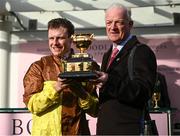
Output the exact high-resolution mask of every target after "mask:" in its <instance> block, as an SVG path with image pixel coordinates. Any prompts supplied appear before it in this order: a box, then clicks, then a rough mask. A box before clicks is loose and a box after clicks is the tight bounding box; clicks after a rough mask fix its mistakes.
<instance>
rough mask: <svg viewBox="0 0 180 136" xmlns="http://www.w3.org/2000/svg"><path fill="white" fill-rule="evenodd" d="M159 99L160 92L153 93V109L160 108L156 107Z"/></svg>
mask: <svg viewBox="0 0 180 136" xmlns="http://www.w3.org/2000/svg"><path fill="white" fill-rule="evenodd" d="M160 99H161V93H160V92H154V93H153V95H152V100H153V102H154V107H153V108H154V109H158V108H160V107H159V105H158V101H160Z"/></svg>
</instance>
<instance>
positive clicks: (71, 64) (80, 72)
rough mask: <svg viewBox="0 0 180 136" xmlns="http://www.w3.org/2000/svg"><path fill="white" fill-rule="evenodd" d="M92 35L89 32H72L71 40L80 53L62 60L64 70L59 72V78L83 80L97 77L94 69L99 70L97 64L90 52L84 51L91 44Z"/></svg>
mask: <svg viewBox="0 0 180 136" xmlns="http://www.w3.org/2000/svg"><path fill="white" fill-rule="evenodd" d="M93 37H94V35H93V34H90V33H87V34H86V33H85V34H74V35H73V36H72V39H73V42H74V43H75V45H76V48H78V49H79V50H80V53H75V54H74V55H72V57H71V58H70V59H68V60H65V61H64V62H63V69H64V72H63V73H60V74H59V77H60V78H66V79H68V78H69V79H78V80H83V81H84V80H89V79H95V78H96V77H97V74H96V73H95V70H99V66H98V64H97V63H96V62H95V61H94V60H93V59H92V56H91V55H90V54H88V53H85V51H86V50H87V49H88V48H89V46H90V45H91V43H92V40H93Z"/></svg>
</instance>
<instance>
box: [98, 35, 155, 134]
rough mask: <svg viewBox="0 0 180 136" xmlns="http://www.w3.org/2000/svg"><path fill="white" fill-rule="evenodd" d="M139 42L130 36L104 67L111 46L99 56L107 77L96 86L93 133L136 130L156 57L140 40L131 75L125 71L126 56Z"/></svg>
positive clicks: (148, 96) (150, 85) (152, 75)
mask: <svg viewBox="0 0 180 136" xmlns="http://www.w3.org/2000/svg"><path fill="white" fill-rule="evenodd" d="M137 44H140V43H139V41H138V40H137V38H136V37H135V36H133V37H132V38H131V39H130V40H129V41H128V42H127V43H126V45H125V46H124V47H123V48H122V50H121V51H120V52H119V53H118V55H117V56H116V58H115V60H114V61H113V62H112V64H111V65H110V66H109V68H108V69H107V63H108V60H109V58H110V54H111V50H112V47H111V48H110V49H109V50H108V51H107V53H105V54H104V56H103V61H102V67H101V70H102V71H104V72H107V73H108V81H107V82H106V84H105V86H104V87H103V89H102V90H100V97H99V99H100V103H101V106H100V110H99V115H98V122H97V134H123V135H124V134H128V135H130V134H137V135H138V134H140V131H141V119H142V116H143V109H144V107H145V104H146V103H147V101H148V100H149V99H150V97H151V94H152V91H153V88H154V84H155V80H156V69H157V64H156V58H155V55H154V53H153V51H152V50H151V49H150V48H149V47H148V46H147V45H144V44H142V45H141V46H138V47H137V49H136V52H135V56H134V61H133V62H134V68H133V71H134V79H133V80H130V78H129V75H128V56H129V54H130V51H131V50H132V48H133V47H134V46H135V45H137Z"/></svg>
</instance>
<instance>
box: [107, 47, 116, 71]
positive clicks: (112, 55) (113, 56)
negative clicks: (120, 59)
mask: <svg viewBox="0 0 180 136" xmlns="http://www.w3.org/2000/svg"><path fill="white" fill-rule="evenodd" d="M118 52H119V50H118V48H114V50H113V52H112V54H111V58H110V60H109V63H108V66H107V68H108V67H109V66H110V65H111V63H112V62H113V60H114V58H115V57H116V55H117V53H118Z"/></svg>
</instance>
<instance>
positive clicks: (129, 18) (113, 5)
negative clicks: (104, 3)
mask: <svg viewBox="0 0 180 136" xmlns="http://www.w3.org/2000/svg"><path fill="white" fill-rule="evenodd" d="M112 8H121V9H124V10H125V11H126V16H127V19H128V20H129V21H132V18H131V10H130V9H129V8H127V7H125V6H124V5H122V4H120V3H113V4H112V5H110V6H109V7H108V8H107V9H106V10H105V12H107V11H108V10H109V9H112Z"/></svg>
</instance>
